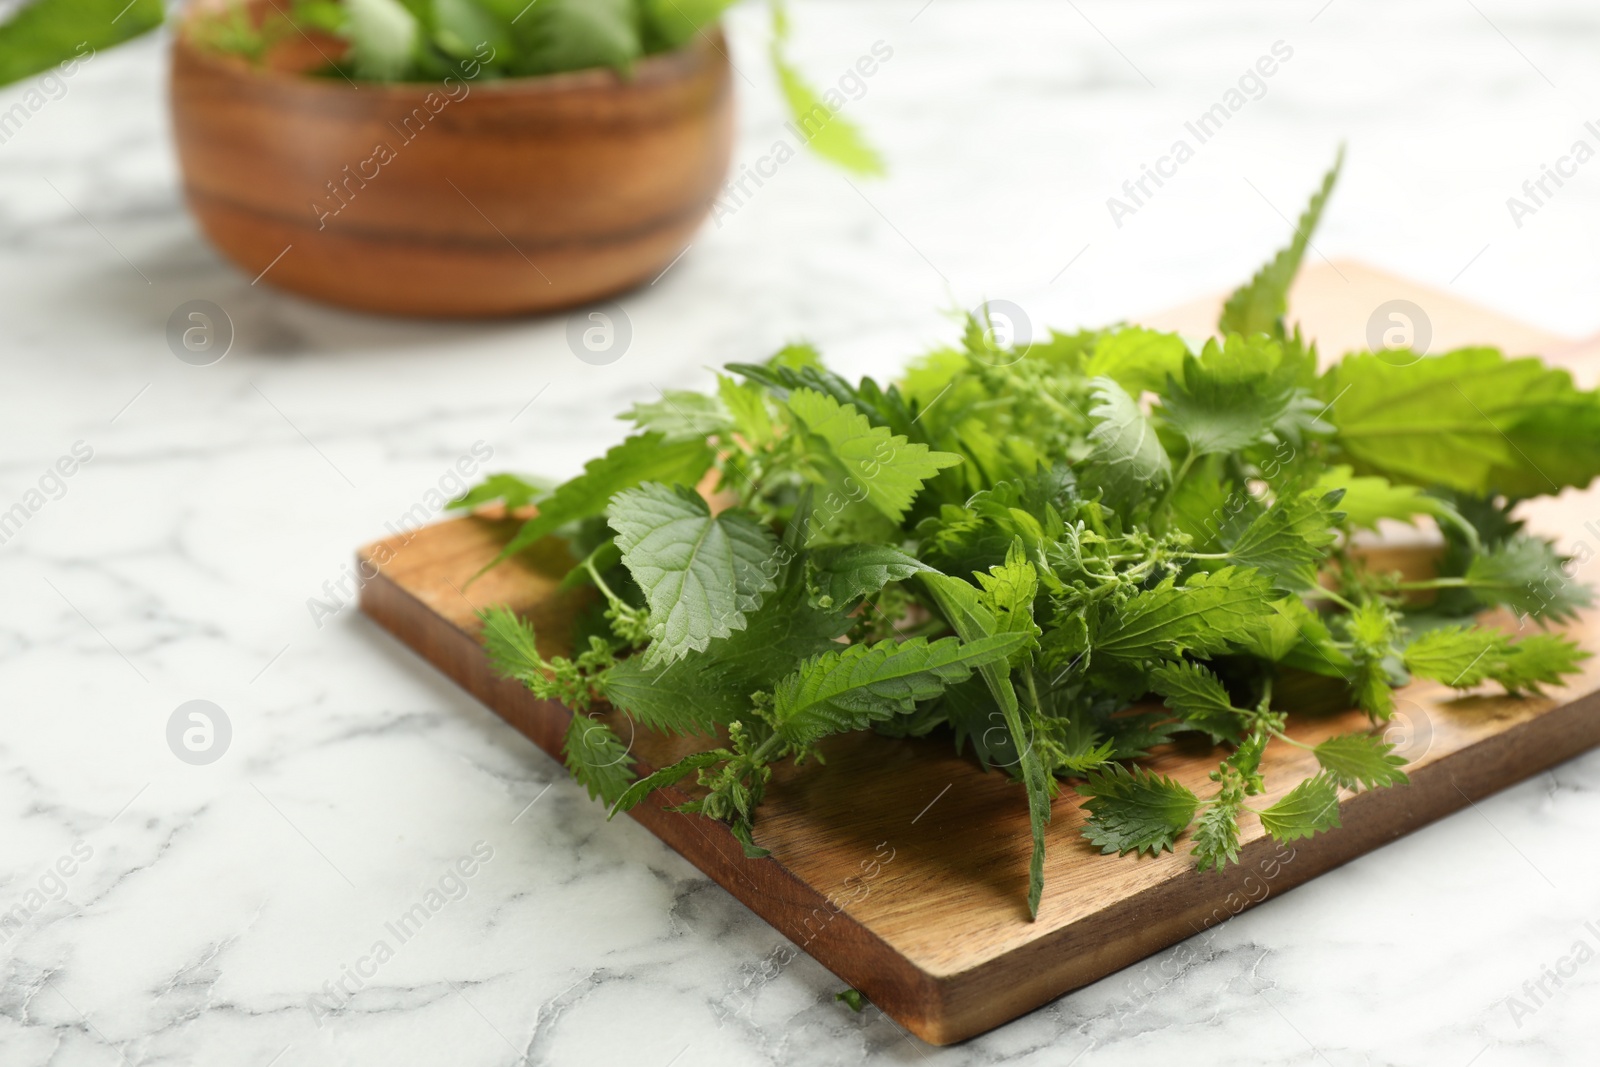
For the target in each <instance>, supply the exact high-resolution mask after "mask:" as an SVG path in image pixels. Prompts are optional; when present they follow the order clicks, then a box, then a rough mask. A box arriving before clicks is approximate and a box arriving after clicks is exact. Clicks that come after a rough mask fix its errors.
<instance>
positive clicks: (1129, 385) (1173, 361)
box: [1084, 326, 1189, 396]
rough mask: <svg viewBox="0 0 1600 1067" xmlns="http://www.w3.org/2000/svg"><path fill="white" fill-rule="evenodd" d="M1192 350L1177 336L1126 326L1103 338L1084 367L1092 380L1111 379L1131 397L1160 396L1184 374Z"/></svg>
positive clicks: (1096, 344)
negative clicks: (1185, 357) (1187, 357)
mask: <svg viewBox="0 0 1600 1067" xmlns="http://www.w3.org/2000/svg"><path fill="white" fill-rule="evenodd" d="M1188 351H1189V348H1188V346H1187V345H1185V344H1184V343H1183V338H1182V337H1179V336H1178V335H1177V334H1175V333H1160V332H1158V331H1156V330H1147V329H1145V328H1144V327H1142V326H1125V327H1123V328H1122V329H1120V330H1117V331H1115V332H1114V333H1109V334H1107V335H1106V336H1104V337H1102V338H1100V339H1099V340H1098V341H1097V342H1096V343H1095V346H1094V354H1093V355H1091V356H1090V357H1089V360H1088V363H1087V365H1086V366H1085V367H1084V374H1085V375H1086V376H1087V377H1090V378H1110V379H1111V380H1112V381H1114V382H1116V383H1117V384H1118V385H1120V386H1122V388H1123V389H1125V390H1127V392H1128V394H1129V395H1130V396H1139V395H1140V394H1141V393H1146V392H1159V391H1160V390H1161V389H1163V388H1165V387H1166V384H1167V379H1168V378H1169V377H1176V376H1177V375H1180V374H1182V373H1183V357H1184V356H1185V355H1186V354H1187V353H1188Z"/></svg>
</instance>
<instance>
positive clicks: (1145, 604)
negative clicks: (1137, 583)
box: [1093, 567, 1273, 662]
mask: <svg viewBox="0 0 1600 1067" xmlns="http://www.w3.org/2000/svg"><path fill="white" fill-rule="evenodd" d="M1272 600H1273V593H1272V583H1271V582H1270V581H1268V580H1267V577H1266V576H1265V575H1263V574H1262V573H1261V572H1259V571H1254V570H1250V569H1248V568H1243V567H1225V568H1223V569H1222V570H1220V571H1217V572H1215V573H1213V574H1196V575H1193V576H1192V577H1190V578H1189V580H1188V581H1187V582H1186V583H1185V584H1184V585H1176V584H1174V582H1173V580H1172V579H1171V578H1168V579H1166V580H1165V581H1163V582H1162V583H1161V584H1160V585H1158V586H1156V587H1155V588H1154V589H1147V590H1144V591H1143V592H1139V593H1135V594H1134V595H1133V596H1131V597H1129V598H1128V599H1127V601H1126V602H1124V603H1123V604H1122V605H1121V606H1119V607H1117V608H1115V609H1110V610H1109V615H1110V617H1109V618H1107V619H1105V620H1103V621H1102V622H1101V625H1100V631H1099V634H1098V636H1097V637H1096V639H1095V641H1094V646H1093V654H1094V655H1097V656H1106V657H1109V658H1112V659H1118V660H1127V661H1137V662H1143V661H1148V660H1173V659H1177V658H1179V657H1180V656H1182V655H1183V654H1184V653H1186V652H1191V653H1193V654H1195V655H1197V656H1214V655H1217V654H1219V653H1222V652H1225V651H1227V650H1228V648H1229V646H1230V645H1233V644H1237V643H1242V642H1246V641H1249V640H1251V636H1252V634H1253V633H1254V632H1255V630H1256V629H1257V627H1258V626H1259V624H1260V620H1262V619H1263V618H1265V617H1266V616H1267V615H1269V614H1270V613H1272V610H1273V609H1272Z"/></svg>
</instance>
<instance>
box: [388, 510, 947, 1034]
mask: <svg viewBox="0 0 1600 1067" xmlns="http://www.w3.org/2000/svg"><path fill="white" fill-rule="evenodd" d="M379 543H381V542H379ZM375 547H376V545H369V546H366V547H364V548H362V549H361V550H360V551H359V552H358V554H357V561H358V564H363V563H365V564H366V565H368V566H371V567H374V568H375V569H376V573H375V574H374V576H373V577H372V578H370V579H369V580H368V581H367V582H366V584H364V585H363V586H362V588H361V594H360V599H359V604H360V608H361V612H362V613H363V614H364V615H366V616H367V617H368V618H370V619H372V621H373V622H375V623H377V624H378V625H379V626H380V627H382V628H383V629H384V630H387V631H388V632H389V633H390V634H391V635H392V636H393V637H395V638H396V639H397V640H398V641H399V642H400V643H401V644H403V645H405V646H406V647H407V648H409V649H411V651H413V652H415V653H416V654H417V655H419V656H421V657H422V658H423V659H424V660H426V661H427V662H428V663H429V664H431V665H432V666H433V667H434V668H435V669H437V670H438V671H440V672H441V673H442V674H444V675H445V676H446V677H448V678H449V679H450V680H451V681H453V682H455V683H456V684H457V685H459V686H461V688H462V689H464V690H466V691H467V692H468V693H470V694H471V695H472V696H473V697H475V698H477V700H478V701H479V702H481V703H482V704H484V705H485V706H486V707H488V708H489V709H490V710H491V711H493V712H494V713H495V714H496V715H498V716H500V717H501V718H502V719H504V720H505V721H506V722H507V723H508V724H510V725H511V726H512V727H513V728H515V729H516V730H517V731H518V732H519V733H521V734H522V735H523V736H525V737H527V738H528V739H529V740H530V741H532V742H533V743H534V744H535V745H537V746H538V747H539V748H540V749H542V750H544V752H545V753H546V754H547V755H549V756H550V757H551V758H552V759H554V760H556V761H557V763H560V762H561V745H562V738H563V736H564V734H565V728H566V724H567V723H568V722H569V721H570V720H571V717H572V711H571V710H570V709H569V708H566V707H565V706H563V705H561V704H558V703H556V702H554V701H548V700H540V699H539V698H538V697H535V696H534V695H533V694H532V693H531V692H529V691H528V689H527V688H526V687H525V686H523V685H521V684H520V683H518V682H515V681H512V680H510V679H505V678H500V677H498V676H496V675H495V673H494V671H493V670H492V668H491V667H490V666H489V658H488V655H487V654H486V653H485V652H484V650H483V646H482V645H481V644H480V643H479V642H478V641H477V640H476V639H475V638H474V637H472V635H470V634H468V633H466V632H465V631H463V630H461V629H460V628H459V627H457V626H455V625H453V624H451V623H450V622H449V621H448V620H446V619H445V618H443V617H442V616H440V615H439V614H438V613H437V612H435V611H433V610H432V609H431V608H429V607H428V606H427V605H426V604H424V603H423V602H421V601H420V600H418V599H417V598H416V597H414V596H412V594H411V593H409V592H408V591H406V590H405V589H404V588H402V587H401V586H400V585H399V584H398V583H396V582H395V581H393V580H392V579H391V578H389V576H388V575H386V574H384V573H383V570H382V568H381V567H378V566H377V565H376V563H375V561H373V559H372V554H371V552H372V549H373V548H375ZM653 769H654V768H651V767H648V766H645V765H642V764H641V765H640V767H639V768H638V770H639V772H640V773H641V774H645V773H649V771H651V770H653ZM561 773H563V774H565V773H566V770H565V768H564V767H563V768H562V771H561ZM689 799H690V797H689V795H688V794H687V793H684V792H682V791H680V790H678V789H677V788H674V787H669V788H667V789H662V790H658V791H657V792H655V793H653V794H652V795H651V797H650V799H648V800H647V801H645V802H644V803H642V804H639V805H638V806H636V807H635V808H633V810H632V811H630V812H629V813H628V814H629V815H630V816H632V817H633V819H634V820H635V821H636V822H638V823H640V824H641V825H642V826H644V827H645V828H646V829H647V830H649V831H650V832H651V833H652V834H654V835H655V836H656V837H658V838H660V839H661V840H662V841H663V842H664V843H666V844H667V845H668V846H669V847H670V848H672V849H673V851H675V852H677V853H678V854H679V855H681V856H683V857H684V858H685V859H687V860H688V861H689V862H690V863H691V864H693V865H694V866H695V867H696V868H697V869H699V870H700V871H702V872H703V873H705V874H706V875H707V876H709V877H710V878H711V879H712V881H714V882H716V883H717V884H718V885H720V886H722V888H724V889H726V890H727V891H728V892H729V893H731V894H732V895H733V896H734V897H735V899H737V900H738V901H739V902H740V903H742V904H744V905H745V906H746V907H747V908H749V909H750V910H751V911H753V912H754V913H755V914H756V915H758V916H760V917H761V919H762V920H763V921H765V922H766V923H768V924H769V925H771V926H772V927H773V928H774V929H775V930H777V931H778V932H779V933H780V934H782V935H783V936H785V937H787V938H789V939H790V940H791V941H793V942H794V943H795V945H796V946H798V947H799V948H801V949H803V950H804V951H806V952H807V953H808V954H810V955H811V956H812V958H814V959H816V960H817V962H818V963H820V964H822V966H824V967H826V968H827V969H828V970H830V971H832V972H833V973H834V974H835V975H837V976H838V977H839V978H840V979H841V980H842V981H844V982H845V983H847V984H848V985H849V986H851V987H852V988H855V989H859V990H860V991H861V992H863V993H864V994H866V996H867V998H868V999H869V1000H871V1002H872V1003H873V1004H874V1005H876V1006H877V1007H878V1008H880V1009H881V1010H882V1011H883V1012H884V1013H885V1014H886V1015H888V1016H889V1017H890V1018H892V1019H894V1020H896V1021H897V1022H899V1023H900V1024H901V1025H902V1026H904V1027H906V1028H907V1029H908V1030H910V1031H911V1032H912V1033H914V1034H916V1035H917V1036H918V1037H921V1038H922V1039H923V1040H925V1041H928V1042H929V1043H931V1044H936V1045H939V1044H948V1043H950V1042H952V1041H960V1040H963V1039H964V1038H966V1037H970V1036H972V1034H973V1033H976V1032H977V1031H973V1032H971V1033H955V1032H954V1031H953V1030H951V1029H950V1027H948V1026H947V1025H946V1021H945V1019H944V1017H943V1014H942V1012H941V1011H938V1010H935V1011H932V1012H930V1011H929V1007H930V1006H934V1007H935V1008H937V1007H939V1006H942V1005H943V1004H944V1003H945V1001H946V1000H947V994H948V992H949V990H948V989H947V985H948V981H947V980H944V979H940V978H936V977H935V976H933V975H931V974H929V973H927V972H925V971H923V970H922V969H921V968H919V967H917V966H916V965H915V964H914V963H912V962H911V961H910V960H908V959H907V958H906V957H905V956H903V955H901V954H900V953H899V952H897V951H895V950H894V948H893V947H891V946H890V945H888V944H887V943H886V942H884V941H883V940H882V939H881V938H879V937H878V936H877V935H876V934H875V933H873V932H872V931H871V930H869V929H867V928H866V927H865V926H863V925H861V924H860V923H859V922H857V921H856V920H855V919H853V918H851V917H850V915H849V914H848V913H847V912H846V911H844V910H843V909H842V907H838V908H836V907H835V906H834V904H833V902H830V900H829V898H828V895H826V894H823V893H821V892H819V891H818V890H817V889H816V888H815V887H813V886H811V885H809V884H808V883H806V882H804V881H802V880H801V879H800V878H798V877H796V876H795V875H794V874H793V873H792V872H791V871H790V870H789V869H788V868H786V867H784V866H783V865H782V864H781V863H779V862H778V861H777V860H772V859H767V860H751V859H747V858H746V857H745V856H744V853H743V850H742V849H741V847H740V845H739V843H738V841H736V840H735V839H734V837H733V835H732V833H730V832H729V831H728V829H727V828H726V827H725V826H722V825H720V824H718V823H715V822H713V821H712V820H709V819H703V818H700V817H699V816H694V815H685V814H679V813H675V812H670V811H667V810H665V808H666V806H667V805H676V804H681V803H684V802H685V801H688V800H689ZM844 888H845V887H841V891H842V890H843V889H844ZM813 924H815V925H814V926H813ZM951 1035H953V1036H951Z"/></svg>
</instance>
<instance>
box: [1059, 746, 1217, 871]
mask: <svg viewBox="0 0 1600 1067" xmlns="http://www.w3.org/2000/svg"><path fill="white" fill-rule="evenodd" d="M1078 792H1079V793H1082V794H1083V795H1084V796H1086V797H1088V798H1089V799H1088V800H1086V801H1084V802H1083V806H1084V808H1085V810H1087V811H1088V812H1089V819H1088V821H1087V822H1086V823H1085V824H1084V827H1083V836H1084V837H1087V838H1088V839H1089V842H1090V844H1092V845H1094V846H1095V847H1096V848H1098V849H1099V850H1100V851H1101V852H1102V853H1112V852H1115V853H1117V854H1118V855H1126V854H1127V853H1129V852H1133V853H1140V852H1149V853H1150V854H1151V855H1152V856H1153V855H1155V854H1156V853H1158V852H1171V851H1172V848H1173V845H1174V844H1175V843H1176V842H1177V839H1178V835H1179V834H1181V833H1183V831H1184V830H1186V829H1188V827H1189V823H1191V822H1192V821H1194V813H1195V809H1196V808H1198V807H1199V806H1200V798H1199V797H1197V796H1195V795H1194V793H1193V792H1191V791H1190V790H1189V789H1188V787H1187V786H1183V785H1180V784H1179V783H1177V782H1175V781H1173V780H1172V779H1171V778H1166V777H1163V776H1162V775H1158V774H1152V773H1151V772H1150V771H1147V770H1145V769H1144V768H1143V767H1136V768H1135V769H1133V770H1132V771H1130V770H1128V769H1127V768H1126V767H1124V766H1122V765H1121V764H1120V763H1113V764H1111V765H1109V767H1107V768H1106V769H1104V770H1097V771H1092V772H1090V774H1089V778H1088V781H1086V782H1085V783H1084V784H1083V785H1081V786H1079V787H1078Z"/></svg>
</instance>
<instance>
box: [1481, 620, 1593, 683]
mask: <svg viewBox="0 0 1600 1067" xmlns="http://www.w3.org/2000/svg"><path fill="white" fill-rule="evenodd" d="M1589 656H1590V654H1589V653H1588V652H1585V651H1584V650H1583V649H1581V648H1579V647H1578V643H1577V642H1576V641H1573V640H1572V639H1571V638H1569V637H1566V636H1564V635H1562V634H1534V635H1533V636H1531V637H1524V638H1523V639H1522V640H1521V641H1518V642H1517V643H1516V644H1514V645H1512V646H1511V647H1510V648H1509V649H1507V650H1506V654H1505V658H1504V659H1503V660H1502V661H1501V662H1500V663H1499V664H1497V665H1496V666H1495V670H1494V674H1493V675H1492V676H1491V677H1493V678H1494V680H1495V681H1497V682H1499V683H1500V684H1501V685H1503V686H1505V687H1506V690H1507V692H1511V693H1538V692H1540V686H1545V685H1560V684H1562V682H1563V681H1564V680H1565V677H1566V675H1569V674H1577V673H1578V672H1579V671H1580V670H1582V663H1583V661H1584V660H1586V659H1588V658H1589Z"/></svg>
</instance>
